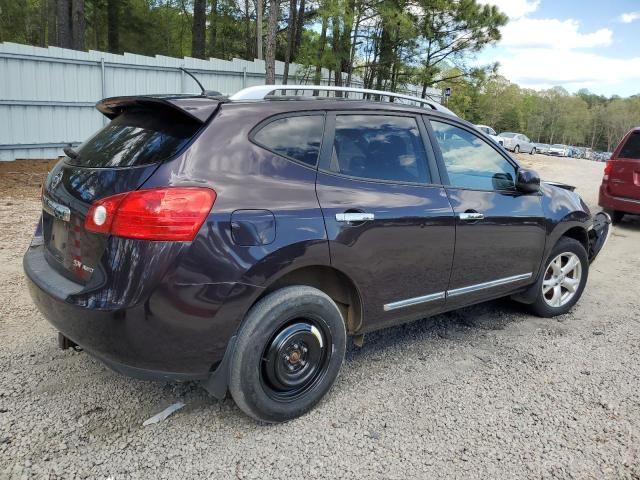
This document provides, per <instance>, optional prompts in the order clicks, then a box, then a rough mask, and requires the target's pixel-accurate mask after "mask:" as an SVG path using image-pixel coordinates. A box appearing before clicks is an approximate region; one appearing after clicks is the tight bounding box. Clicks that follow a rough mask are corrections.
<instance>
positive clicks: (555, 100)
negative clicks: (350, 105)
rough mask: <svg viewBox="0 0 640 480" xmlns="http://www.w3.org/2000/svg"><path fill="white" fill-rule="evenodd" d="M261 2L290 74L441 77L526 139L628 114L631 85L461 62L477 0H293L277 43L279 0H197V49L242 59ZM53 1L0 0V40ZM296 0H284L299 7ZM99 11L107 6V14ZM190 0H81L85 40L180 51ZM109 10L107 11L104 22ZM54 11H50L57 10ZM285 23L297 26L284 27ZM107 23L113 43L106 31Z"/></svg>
mask: <svg viewBox="0 0 640 480" xmlns="http://www.w3.org/2000/svg"><path fill="white" fill-rule="evenodd" d="M258 1H261V2H262V5H263V7H265V8H263V16H264V18H263V35H266V28H265V27H266V19H267V16H268V13H269V8H266V5H265V4H266V3H269V4H275V5H277V7H276V8H277V9H278V11H277V12H276V17H277V19H278V22H277V33H276V55H275V56H276V58H277V59H278V60H284V59H285V55H286V53H285V52H286V51H287V50H289V52H290V53H291V58H292V60H293V61H295V62H296V63H298V64H301V65H303V67H304V68H302V69H301V70H299V72H298V79H297V80H298V81H300V80H306V81H312V80H313V79H314V78H315V77H316V75H317V74H318V73H319V72H318V69H317V67H325V68H327V69H329V70H330V71H331V72H333V74H332V81H333V82H336V83H341V82H343V81H344V80H343V76H342V75H340V74H339V73H336V72H344V73H343V75H346V77H347V78H346V81H348V80H349V78H351V75H352V74H353V75H357V76H359V77H362V78H363V80H364V84H365V86H366V87H370V88H378V89H389V90H398V89H401V88H402V87H403V86H404V85H406V84H409V83H412V84H419V85H422V87H423V92H426V88H427V87H428V86H435V87H438V88H445V87H451V88H452V90H453V96H452V97H450V98H449V99H448V104H447V105H448V106H449V108H451V109H452V110H453V111H454V112H457V113H458V114H459V115H460V116H461V117H463V118H465V119H467V120H469V121H470V122H473V123H485V124H488V125H491V126H493V127H494V128H495V129H496V130H498V131H506V130H513V131H519V132H523V133H526V134H527V135H528V136H529V137H531V138H532V139H533V140H535V141H539V142H545V143H571V144H577V145H586V146H590V147H594V148H598V149H606V150H611V149H612V148H613V146H615V144H616V142H617V141H618V140H619V139H620V137H621V136H622V135H623V134H624V133H625V132H626V131H627V130H628V129H629V128H631V127H632V126H634V125H639V124H640V96H636V97H632V98H628V99H622V98H619V97H612V98H609V99H607V98H605V97H603V96H601V95H595V94H593V93H591V92H589V91H588V90H584V89H583V90H580V91H578V92H577V93H576V94H575V95H570V94H569V93H568V92H567V91H566V90H564V89H562V88H559V87H555V88H551V89H548V90H542V91H533V90H529V89H522V88H520V87H519V86H518V85H515V84H513V83H511V82H509V81H508V80H507V79H505V78H503V77H501V76H499V75H498V74H497V65H488V66H486V67H484V68H471V67H470V65H469V64H470V62H469V61H468V60H469V59H470V58H471V57H472V56H473V55H474V54H475V53H476V52H478V51H480V50H481V49H482V48H484V47H485V46H487V45H491V44H493V43H495V42H497V41H498V40H499V39H500V27H502V26H503V25H505V24H506V22H507V20H508V19H507V17H506V16H505V15H504V14H503V13H502V12H500V11H499V10H498V9H497V8H496V7H495V6H489V5H484V4H479V3H478V2H477V0H305V1H306V3H305V8H304V17H303V19H304V21H303V22H302V23H301V26H302V27H303V30H302V42H301V44H299V45H298V44H295V45H294V48H293V49H292V48H288V47H291V45H288V42H287V40H288V38H292V36H290V35H288V29H289V28H292V23H293V19H292V18H289V17H290V16H291V15H289V2H287V1H284V0H280V1H279V2H278V1H277V0H272V1H270V2H266V0H207V1H206V42H205V43H206V49H205V50H206V52H205V54H206V56H211V57H216V58H224V59H231V58H234V57H237V58H246V59H253V58H254V57H255V56H256V31H257V28H256V26H257V18H256V9H257V5H258V3H257V2H258ZM60 2H69V3H71V2H70V0H0V41H11V42H18V43H26V44H32V45H41V46H46V45H56V28H58V27H57V26H56V18H57V17H56V15H58V13H57V10H58V9H57V6H59V5H62V3H60ZM300 2H301V0H297V2H296V5H297V6H300ZM109 6H111V7H114V6H115V10H114V9H113V8H112V9H111V12H112V13H113V12H114V11H115V12H117V15H115V17H117V18H115V19H114V15H112V16H111V17H109V8H108V7H109ZM193 6H194V0H84V12H85V20H86V31H85V41H84V45H85V48H86V49H95V50H101V51H106V50H108V49H109V48H113V49H114V50H115V51H119V52H130V53H137V54H142V55H166V56H171V57H182V56H188V55H191V53H192V52H191V49H192V41H191V39H192V26H193V24H194V18H193V17H194V11H193ZM109 18H111V22H110V21H109ZM58 20H59V19H58ZM296 28H297V27H296ZM110 33H112V34H113V33H117V35H115V37H116V38H117V40H116V41H114V42H113V43H114V45H115V44H117V46H114V47H110V45H109V38H110V36H109V34H110Z"/></svg>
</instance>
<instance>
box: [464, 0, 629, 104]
mask: <svg viewBox="0 0 640 480" xmlns="http://www.w3.org/2000/svg"><path fill="white" fill-rule="evenodd" d="M479 1H480V3H488V4H494V5H496V6H498V8H500V10H502V11H503V12H504V13H506V14H507V15H508V16H509V23H508V24H507V25H506V26H504V27H503V28H502V30H501V33H502V39H501V40H500V41H499V42H498V44H497V45H496V46H492V47H487V48H485V49H484V50H483V51H482V52H480V53H479V55H478V56H477V58H476V62H477V63H478V64H479V65H486V64H488V63H492V62H499V63H500V67H499V72H500V74H501V75H503V76H505V77H506V78H508V79H509V80H511V81H512V82H514V83H517V84H518V85H520V86H521V87H526V88H535V89H545V88H550V87H554V86H561V87H564V88H566V89H567V90H568V91H569V92H572V93H573V92H576V91H577V90H579V89H581V88H587V89H588V90H590V91H591V92H593V93H597V94H602V95H605V96H611V95H620V96H621V97H628V96H631V95H634V94H640V48H638V47H639V46H640V0H582V1H580V0H479Z"/></svg>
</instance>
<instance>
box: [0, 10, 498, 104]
mask: <svg viewBox="0 0 640 480" xmlns="http://www.w3.org/2000/svg"><path fill="white" fill-rule="evenodd" d="M0 12H1V14H0V41H12V42H19V43H27V44H31V45H39V46H50V45H53V46H59V47H64V48H73V49H77V50H88V49H94V50H101V51H108V52H113V53H122V52H125V51H126V52H130V53H138V54H141V55H156V54H159V55H167V56H173V57H182V56H192V57H195V58H207V57H214V58H222V59H231V58H234V57H237V58H244V59H247V60H252V59H254V58H263V56H264V59H265V61H266V74H267V82H268V83H273V82H274V61H275V60H276V59H278V60H281V61H283V62H285V79H284V80H285V82H286V81H288V80H289V78H288V70H289V69H288V65H289V63H290V62H296V63H299V64H303V65H306V66H308V67H309V69H310V70H311V73H310V77H311V78H314V79H315V78H317V77H318V76H319V74H320V69H321V68H322V67H325V68H327V69H329V70H330V71H331V72H332V82H335V83H336V84H338V85H341V84H343V83H344V82H345V79H344V78H343V77H344V76H345V75H346V77H347V79H346V81H347V82H348V81H350V79H351V77H352V75H357V76H359V77H361V78H363V79H364V83H365V85H366V86H367V87H372V88H378V89H392V90H393V89H397V88H400V87H401V86H402V85H405V84H408V83H418V84H420V85H422V86H423V91H424V92H426V89H427V88H428V87H429V86H431V85H433V84H434V83H435V82H436V81H438V80H440V81H443V80H445V79H444V78H443V77H442V76H441V75H440V73H441V71H442V66H444V65H456V66H458V67H459V68H461V69H462V70H463V71H464V74H467V73H469V71H471V69H469V68H467V66H466V60H467V57H468V56H469V55H470V54H473V52H477V51H479V50H480V49H482V48H483V47H484V46H485V45H488V44H492V43H495V42H496V41H497V40H499V39H500V30H499V29H500V27H501V26H503V25H505V24H506V22H507V17H506V16H505V15H504V14H503V13H501V12H500V11H499V10H498V9H497V8H496V7H494V6H488V5H480V4H478V3H476V0H288V1H286V0H21V1H15V0H0Z"/></svg>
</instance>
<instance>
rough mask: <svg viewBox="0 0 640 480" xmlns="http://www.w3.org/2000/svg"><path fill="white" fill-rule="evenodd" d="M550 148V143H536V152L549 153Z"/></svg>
mask: <svg viewBox="0 0 640 480" xmlns="http://www.w3.org/2000/svg"><path fill="white" fill-rule="evenodd" d="M550 148H551V145H549V144H548V143H536V152H538V153H543V154H544V155H547V154H548V153H549V149H550Z"/></svg>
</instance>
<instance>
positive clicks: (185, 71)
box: [180, 67, 207, 97]
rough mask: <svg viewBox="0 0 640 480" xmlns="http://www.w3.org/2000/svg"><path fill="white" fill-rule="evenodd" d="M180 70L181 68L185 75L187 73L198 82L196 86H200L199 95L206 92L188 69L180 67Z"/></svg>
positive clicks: (203, 94)
mask: <svg viewBox="0 0 640 480" xmlns="http://www.w3.org/2000/svg"><path fill="white" fill-rule="evenodd" d="M180 70H182V71H183V72H184V73H186V74H187V75H189V76H190V77H191V78H193V79H194V80H195V82H196V83H197V84H198V86H199V87H200V90H201V92H200V95H202V96H203V97H204V96H205V95H206V94H207V91H206V90H205V89H204V87H203V86H202V84H201V83H200V81H199V80H198V79H197V78H196V76H195V75H194V74H193V73H191V72H190V71H189V70H187V69H185V68H183V67H180Z"/></svg>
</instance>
